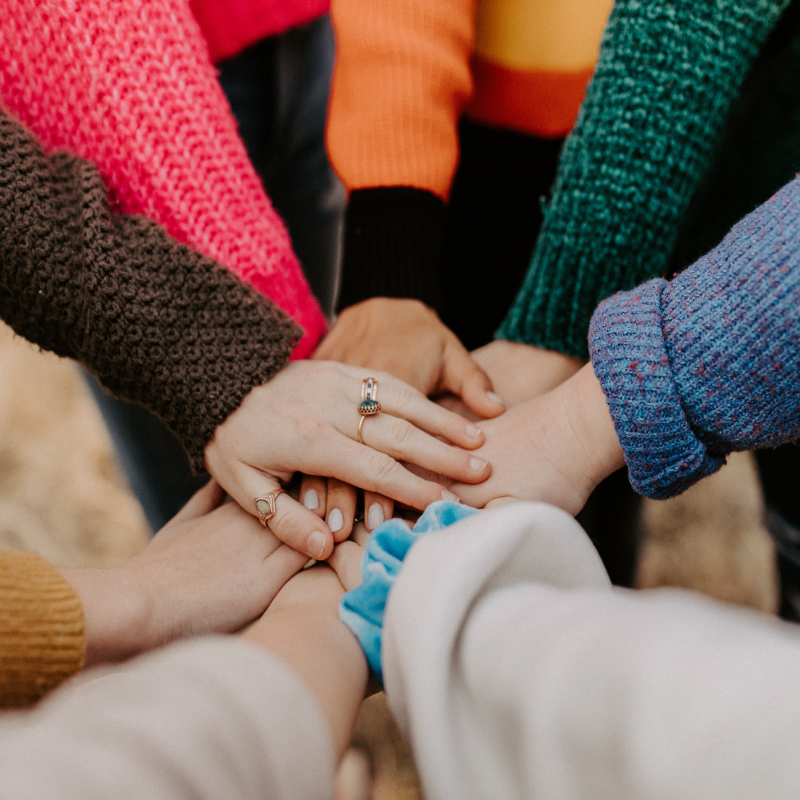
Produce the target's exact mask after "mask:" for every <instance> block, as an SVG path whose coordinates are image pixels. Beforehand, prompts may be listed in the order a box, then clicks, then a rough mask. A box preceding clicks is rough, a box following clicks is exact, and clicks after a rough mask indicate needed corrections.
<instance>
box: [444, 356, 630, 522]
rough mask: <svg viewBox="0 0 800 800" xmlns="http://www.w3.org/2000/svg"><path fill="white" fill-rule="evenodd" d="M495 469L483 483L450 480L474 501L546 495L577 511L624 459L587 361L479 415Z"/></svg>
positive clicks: (494, 501) (461, 494)
mask: <svg viewBox="0 0 800 800" xmlns="http://www.w3.org/2000/svg"><path fill="white" fill-rule="evenodd" d="M481 427H482V428H483V430H484V431H485V433H486V444H485V445H484V446H483V447H481V448H480V449H479V450H477V451H476V452H477V454H479V455H481V456H483V457H484V458H491V459H492V464H493V470H492V476H491V478H489V480H487V481H486V482H485V483H483V484H481V486H479V487H473V486H467V485H466V484H460V485H459V484H452V485H451V486H450V488H451V489H452V490H453V491H454V492H456V494H458V495H459V497H461V499H462V500H463V501H464V502H465V503H469V505H471V506H475V507H476V508H483V507H485V506H489V505H495V504H499V503H500V502H507V501H509V500H541V501H543V502H546V503H552V504H553V505H556V506H559V507H560V508H563V509H564V510H565V511H568V512H569V513H570V514H577V513H578V511H580V510H581V508H583V506H584V504H585V503H586V500H587V499H588V497H589V495H590V494H591V492H592V490H593V489H594V487H595V486H597V484H598V483H599V482H600V481H601V480H602V479H603V478H605V477H606V476H607V475H610V474H611V473H612V472H614V470H616V469H619V467H621V466H622V465H623V464H624V463H625V459H624V455H623V452H622V448H621V447H620V444H619V440H618V439H617V435H616V432H615V431H614V423H613V422H612V420H611V414H610V412H609V410H608V405H607V404H606V399H605V395H604V394H603V390H602V389H601V388H600V383H599V381H598V380H597V378H596V377H595V375H594V372H593V371H592V366H591V364H587V365H586V366H585V367H583V369H581V370H580V371H579V372H578V373H577V374H576V375H575V376H574V377H572V378H570V379H569V380H568V381H566V382H565V383H563V384H561V385H560V386H559V387H557V388H556V389H554V390H553V391H552V392H549V393H548V394H545V395H543V396H542V397H539V398H537V399H535V400H530V401H528V402H527V403H522V404H521V405H518V406H515V407H514V408H512V409H510V410H509V411H507V412H506V413H505V414H503V416H502V417H499V418H498V419H495V420H488V421H487V422H483V423H481Z"/></svg>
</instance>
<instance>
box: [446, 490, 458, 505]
mask: <svg viewBox="0 0 800 800" xmlns="http://www.w3.org/2000/svg"><path fill="white" fill-rule="evenodd" d="M442 500H452V501H453V502H454V503H460V502H461V498H460V497H459V496H458V495H457V494H453V493H452V492H448V491H447V489H442Z"/></svg>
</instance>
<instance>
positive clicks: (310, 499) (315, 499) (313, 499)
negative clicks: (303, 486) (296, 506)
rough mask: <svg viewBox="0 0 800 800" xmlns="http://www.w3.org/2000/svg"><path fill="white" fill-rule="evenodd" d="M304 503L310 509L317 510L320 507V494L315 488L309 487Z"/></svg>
mask: <svg viewBox="0 0 800 800" xmlns="http://www.w3.org/2000/svg"><path fill="white" fill-rule="evenodd" d="M303 505H304V506H305V507H306V508H307V509H308V510H309V511H316V510H317V509H318V508H319V495H318V494H317V493H316V492H315V491H314V490H313V489H309V490H308V491H307V492H306V494H305V497H303Z"/></svg>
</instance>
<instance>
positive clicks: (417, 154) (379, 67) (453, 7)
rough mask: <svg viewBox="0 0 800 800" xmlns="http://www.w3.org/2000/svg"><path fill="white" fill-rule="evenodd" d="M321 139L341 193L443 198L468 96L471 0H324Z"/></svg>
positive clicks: (472, 33)
mask: <svg viewBox="0 0 800 800" xmlns="http://www.w3.org/2000/svg"><path fill="white" fill-rule="evenodd" d="M331 16H332V19H333V24H334V27H335V29H336V37H337V58H336V66H335V70H334V76H333V85H332V92H331V101H330V110H329V117H328V131H327V137H328V138H327V141H328V150H329V153H330V158H331V163H332V164H333V167H334V169H335V170H336V172H337V173H338V174H339V176H340V178H341V179H342V181H343V182H344V184H345V186H346V187H347V188H348V190H353V189H361V188H367V187H377V186H411V187H415V188H418V189H424V190H426V191H429V192H431V193H433V194H435V195H436V196H438V197H440V198H442V199H443V200H446V199H447V195H448V193H449V191H450V185H451V183H452V180H453V175H454V173H455V169H456V165H457V162H458V135H457V124H458V118H459V116H460V115H461V111H462V109H463V108H464V105H465V104H466V102H467V100H468V99H469V96H470V93H471V91H472V78H471V73H470V56H471V54H472V48H473V44H474V37H475V30H474V29H475V0H333V2H332V3H331Z"/></svg>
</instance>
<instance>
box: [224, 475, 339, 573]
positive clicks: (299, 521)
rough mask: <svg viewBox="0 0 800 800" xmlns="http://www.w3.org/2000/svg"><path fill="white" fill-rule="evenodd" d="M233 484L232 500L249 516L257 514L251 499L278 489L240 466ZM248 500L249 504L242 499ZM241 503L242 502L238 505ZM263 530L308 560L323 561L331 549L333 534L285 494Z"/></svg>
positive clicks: (319, 520)
mask: <svg viewBox="0 0 800 800" xmlns="http://www.w3.org/2000/svg"><path fill="white" fill-rule="evenodd" d="M237 472H238V475H237V477H238V480H237V481H236V486H237V491H238V492H241V495H242V496H240V495H239V494H237V496H236V499H237V500H238V502H239V504H240V505H241V506H242V507H243V508H244V509H245V510H246V511H250V510H251V509H252V511H251V513H252V514H254V515H255V514H257V511H256V507H255V499H256V498H257V497H263V496H265V495H267V494H269V493H270V492H277V491H278V490H279V489H280V488H281V486H280V484H279V483H278V481H276V480H275V479H274V478H271V477H270V476H268V475H265V474H264V473H263V472H261V471H260V470H257V469H254V468H252V467H246V466H244V465H242V466H241V469H240V470H238V471H237ZM248 497H249V498H250V499H249V502H248V500H247V499H246V498H248ZM243 499H244V502H242V501H243ZM267 527H268V528H269V529H270V530H271V531H272V532H273V533H274V534H275V535H276V536H277V537H278V538H279V539H280V540H281V541H282V542H283V543H284V544H288V545H289V547H291V548H292V549H294V550H297V551H298V552H300V553H305V554H306V556H307V557H309V558H316V559H317V560H323V559H325V558H327V557H328V556H329V555H330V553H331V550H332V549H333V534H331V532H330V529H329V528H328V526H327V525H326V524H325V521H324V520H321V519H320V518H319V517H318V516H317V515H316V514H315V513H314V512H313V511H309V510H308V509H307V508H306V507H305V506H304V505H302V504H301V503H298V502H297V500H294V499H293V498H291V497H290V496H289V495H288V494H286V492H283V493H282V494H280V495H278V496H277V498H276V500H275V516H274V517H272V518H271V519H269V520H268V521H267Z"/></svg>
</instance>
